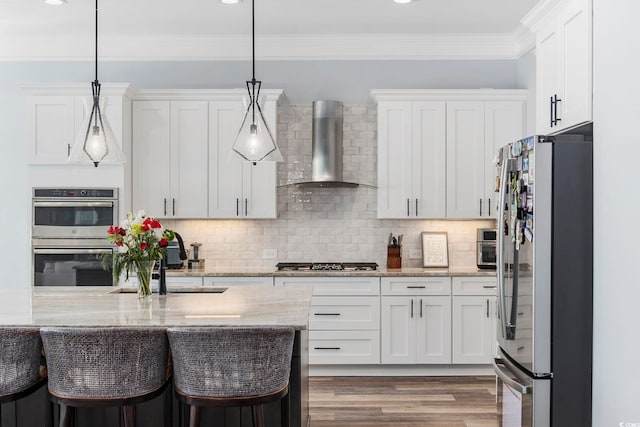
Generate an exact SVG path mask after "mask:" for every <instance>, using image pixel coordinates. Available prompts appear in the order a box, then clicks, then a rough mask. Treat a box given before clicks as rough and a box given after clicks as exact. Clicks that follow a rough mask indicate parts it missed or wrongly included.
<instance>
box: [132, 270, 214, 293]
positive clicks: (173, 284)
mask: <svg viewBox="0 0 640 427" xmlns="http://www.w3.org/2000/svg"><path fill="white" fill-rule="evenodd" d="M166 278H167V287H169V288H181V287H182V288H199V287H201V286H202V277H195V276H194V277H190V276H170V275H167V276H166ZM120 285H121V286H125V287H137V286H138V278H137V277H136V274H135V273H130V274H129V279H126V276H124V275H123V276H122V277H121V278H120ZM151 287H152V288H153V290H154V291H155V290H156V289H158V279H152V280H151Z"/></svg>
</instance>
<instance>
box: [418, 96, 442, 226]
mask: <svg viewBox="0 0 640 427" xmlns="http://www.w3.org/2000/svg"><path fill="white" fill-rule="evenodd" d="M412 114H413V116H412V140H413V144H412V148H413V149H412V154H411V171H412V180H411V182H412V200H411V201H410V210H412V215H411V217H417V218H444V217H445V216H446V204H447V199H446V190H447V183H446V178H447V176H446V170H445V168H446V137H445V102H444V101H439V102H428V101H422V102H413V103H412Z"/></svg>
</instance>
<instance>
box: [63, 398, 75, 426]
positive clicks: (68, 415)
mask: <svg viewBox="0 0 640 427" xmlns="http://www.w3.org/2000/svg"><path fill="white" fill-rule="evenodd" d="M74 412H75V410H74V408H73V407H72V406H67V405H65V404H64V403H61V404H60V427H71V426H72V425H73V424H72V421H73V419H74V418H75V417H74Z"/></svg>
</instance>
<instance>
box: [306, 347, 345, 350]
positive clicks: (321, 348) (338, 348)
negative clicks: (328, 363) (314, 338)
mask: <svg viewBox="0 0 640 427" xmlns="http://www.w3.org/2000/svg"><path fill="white" fill-rule="evenodd" d="M313 349H314V350H341V348H340V347H313Z"/></svg>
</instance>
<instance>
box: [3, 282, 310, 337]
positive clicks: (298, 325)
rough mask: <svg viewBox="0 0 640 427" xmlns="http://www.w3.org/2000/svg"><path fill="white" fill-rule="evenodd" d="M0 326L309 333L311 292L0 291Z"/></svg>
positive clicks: (256, 289)
mask: <svg viewBox="0 0 640 427" xmlns="http://www.w3.org/2000/svg"><path fill="white" fill-rule="evenodd" d="M0 296H1V297H0V325H4V326H8V325H22V326H27V325H34V326H163V327H169V326H292V327H293V328H295V329H298V330H303V329H307V325H308V321H309V320H308V317H309V304H310V302H311V289H304V288H286V287H281V288H273V287H260V286H239V287H232V288H228V289H226V290H225V292H223V293H202V292H198V293H170V294H168V295H163V296H160V295H157V294H154V295H153V296H152V299H151V301H150V302H149V303H146V302H140V301H138V298H137V295H136V294H135V293H120V292H114V288H111V287H109V288H104V287H73V286H69V287H66V286H65V287H43V288H37V287H36V288H28V289H2V290H0Z"/></svg>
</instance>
